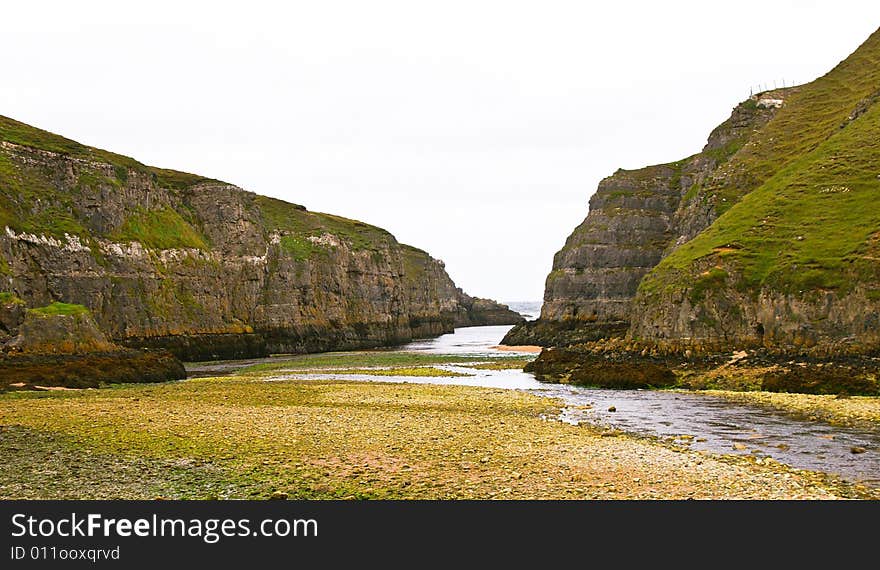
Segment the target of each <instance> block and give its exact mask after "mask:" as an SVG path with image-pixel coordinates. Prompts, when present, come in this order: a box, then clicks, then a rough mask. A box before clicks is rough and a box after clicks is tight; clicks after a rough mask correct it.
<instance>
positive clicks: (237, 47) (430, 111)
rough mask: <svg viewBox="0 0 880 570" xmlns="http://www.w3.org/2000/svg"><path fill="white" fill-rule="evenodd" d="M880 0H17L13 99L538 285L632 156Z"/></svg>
mask: <svg viewBox="0 0 880 570" xmlns="http://www.w3.org/2000/svg"><path fill="white" fill-rule="evenodd" d="M878 27H880V2H877V1H876V0H874V1H870V2H868V1H851V0H835V1H833V2H831V1H804V0H800V1H788V0H777V1H775V2H774V1H769V0H764V1H753V0H738V1H737V2H726V3H723V4H722V3H714V2H713V3H710V2H705V1H675V0H671V1H665V2H640V1H627V0H617V1H616V2H603V3H593V2H584V1H579V2H578V1H572V2H567V1H554V0H539V1H538V0H536V1H531V2H517V1H515V0H506V1H481V0H468V1H465V2H459V1H456V0H444V1H442V2H441V1H438V2H426V1H414V0H409V1H400V2H389V1H383V0H370V1H369V2H364V1H360V2H358V1H334V0H322V1H314V0H310V1H292V2H284V3H281V2H260V1H257V0H249V1H248V2H230V3H224V2H205V3H198V2H181V1H179V0H177V1H174V2H164V1H161V0H154V1H151V2H141V3H138V4H137V5H135V4H134V3H122V2H118V1H117V2H94V1H87V0H78V1H77V2H69V1H64V2H4V4H3V8H2V13H0V30H2V34H0V38H2V40H3V41H2V45H3V79H2V81H0V115H6V116H9V117H12V118H14V119H17V120H20V121H23V122H26V123H29V124H31V125H34V126H37V127H40V128H43V129H46V130H49V131H52V132H55V133H58V134H62V135H64V136H66V137H68V138H72V139H74V140H77V141H79V142H82V143H84V144H88V145H91V146H95V147H99V148H105V149H108V150H112V151H114V152H118V153H120V154H125V155H128V156H132V157H134V158H136V159H138V160H140V161H141V162H143V163H146V164H151V165H155V166H160V167H163V168H173V169H177V170H182V171H187V172H194V173H198V174H201V175H204V176H208V177H211V178H217V179H220V180H224V181H226V182H230V183H233V184H236V185H238V186H241V187H242V188H245V189H247V190H250V191H253V192H257V193H259V194H265V195H269V196H274V197H277V198H281V199H285V200H288V201H291V202H295V203H298V204H303V205H305V206H306V207H307V208H308V209H309V210H312V211H319V212H330V213H334V214H338V215H342V216H346V217H350V218H355V219H359V220H363V221H365V222H368V223H371V224H374V225H377V226H380V227H383V228H385V229H387V230H389V231H390V232H391V233H393V234H394V235H395V236H396V237H397V239H398V240H399V241H401V242H404V243H408V244H411V245H414V246H416V247H419V248H422V249H424V250H426V251H428V252H429V253H430V254H431V255H433V256H434V257H436V258H438V259H442V260H443V261H444V262H445V263H446V269H447V271H448V272H449V274H450V276H451V277H452V278H453V280H454V281H455V282H456V284H458V285H459V286H460V287H462V288H463V289H464V290H465V291H466V292H468V293H470V294H472V295H477V296H481V297H490V298H494V299H498V300H502V301H528V300H540V299H541V297H542V296H543V289H544V279H545V277H546V275H547V273H548V272H549V271H550V269H551V265H552V261H553V254H554V253H555V252H556V251H558V250H559V249H560V248H561V247H562V245H563V244H564V243H565V239H566V237H567V236H568V235H569V234H570V233H571V231H572V230H573V229H574V228H575V226H577V225H578V224H579V223H580V222H581V221H582V220H583V218H584V217H585V216H586V214H587V201H588V200H589V198H590V196H591V195H592V193H593V192H594V191H595V189H596V185H597V184H598V182H599V181H600V180H601V179H602V178H604V177H606V176H608V175H610V174H612V173H613V172H614V171H615V170H617V169H618V168H639V167H641V166H645V165H648V164H657V163H663V162H670V161H674V160H678V159H681V158H684V157H686V156H689V155H691V154H693V153H695V152H698V151H699V150H700V149H701V148H702V146H703V144H704V143H705V141H706V138H707V136H708V134H709V132H710V131H711V130H712V129H713V128H714V127H715V126H716V125H718V124H719V123H721V122H722V121H724V120H725V119H726V118H727V117H728V115H729V113H730V111H731V109H732V108H733V107H734V106H735V105H736V104H737V103H739V102H740V101H742V100H744V99H746V98H747V97H748V96H749V94H750V91H751V90H755V91H758V90H760V89H762V87H761V86H762V85H763V86H766V87H773V86H774V85H777V86H782V84H783V82H784V83H785V84H786V85H790V84H792V83H805V82H808V81H811V80H812V79H815V78H816V77H818V76H821V75H823V74H825V73H826V72H827V71H829V70H830V69H831V68H832V67H834V65H836V64H837V63H838V62H839V61H841V60H842V59H844V58H845V57H846V56H847V55H849V54H850V53H851V52H852V51H853V50H855V49H856V48H857V47H858V45H859V44H861V43H862V42H863V41H864V40H865V39H866V38H867V37H868V36H869V35H870V34H871V33H872V32H873V31H874V30H876V29H877V28H878Z"/></svg>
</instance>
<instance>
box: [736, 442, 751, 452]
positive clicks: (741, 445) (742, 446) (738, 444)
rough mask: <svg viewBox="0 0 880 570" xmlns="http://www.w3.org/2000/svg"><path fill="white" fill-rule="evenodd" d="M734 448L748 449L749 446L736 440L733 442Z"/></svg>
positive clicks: (738, 449)
mask: <svg viewBox="0 0 880 570" xmlns="http://www.w3.org/2000/svg"><path fill="white" fill-rule="evenodd" d="M733 448H734V449H736V450H737V451H743V450H746V449H748V446H746V445H743V444H741V443H738V442H735V443H734V444H733Z"/></svg>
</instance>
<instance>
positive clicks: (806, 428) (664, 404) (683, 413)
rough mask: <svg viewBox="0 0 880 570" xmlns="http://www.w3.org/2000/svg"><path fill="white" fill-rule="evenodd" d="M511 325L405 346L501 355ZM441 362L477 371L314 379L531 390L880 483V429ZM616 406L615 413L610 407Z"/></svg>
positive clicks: (585, 418)
mask: <svg viewBox="0 0 880 570" xmlns="http://www.w3.org/2000/svg"><path fill="white" fill-rule="evenodd" d="M509 329H510V327H509V326H494V327H468V328H462V329H456V331H455V333H454V334H446V335H443V336H440V337H437V338H434V339H429V340H420V341H416V342H413V343H410V344H408V345H405V346H403V347H400V350H411V351H419V352H430V353H437V354H459V355H461V354H472V355H475V356H485V355H493V356H498V355H499V354H502V353H500V352H499V351H498V350H497V349H494V348H492V347H494V346H496V345H497V344H498V342H499V341H500V340H501V338H502V337H503V336H504V334H505V333H506V332H507V331H508V330H509ZM503 354H507V355H509V354H511V353H510V352H505V353H503ZM438 367H439V368H444V369H447V370H454V371H458V372H466V373H468V374H473V376H469V377H456V378H433V377H432V378H424V377H411V376H407V377H394V378H389V377H376V376H368V375H336V376H334V375H332V374H321V375H317V376H316V375H310V376H309V377H310V378H336V379H344V380H364V381H383V382H388V381H395V382H397V381H399V382H412V383H423V384H455V385H463V386H486V387H493V388H508V389H516V390H526V391H529V392H532V393H536V394H539V395H542V396H548V397H552V398H559V399H560V400H562V401H563V402H564V403H565V408H564V410H563V414H562V419H563V420H564V421H568V422H571V423H578V422H588V423H593V424H599V425H604V426H608V427H612V428H616V429H620V430H624V431H627V432H632V433H639V434H649V435H655V436H660V437H664V438H672V439H675V440H676V441H677V442H678V443H682V444H687V445H689V446H690V447H691V449H697V450H705V451H709V452H716V453H736V454H741V455H750V454H751V455H755V456H760V457H772V458H773V459H775V460H777V461H779V462H781V463H785V464H787V465H790V466H791V467H794V468H796V469H809V470H812V471H823V472H826V473H832V474H835V475H838V476H840V477H843V478H845V479H848V480H850V481H855V482H861V483H863V484H865V485H868V486H871V487H874V488H880V426H878V429H877V430H873V431H872V430H859V429H852V428H841V427H835V426H831V425H829V424H826V423H822V422H818V421H808V420H800V419H796V418H793V417H791V416H788V415H785V414H783V413H780V412H777V411H774V410H771V409H768V408H763V407H758V406H749V405H743V404H738V403H734V402H730V401H729V400H726V399H724V398H720V397H718V396H711V395H708V394H702V393H691V392H673V391H657V390H606V389H593V388H586V387H582V386H570V385H564V384H547V383H543V382H538V381H537V380H536V379H535V377H534V376H533V375H532V374H530V373H526V372H522V371H520V370H479V369H475V368H470V367H468V366H467V365H466V364H463V365H458V364H456V365H442V366H438ZM612 406H613V407H615V408H616V411H614V412H610V411H608V409H609V408H610V407H612ZM680 436H691V437H685V438H681V437H680ZM852 447H863V448H865V449H866V450H867V451H866V452H865V453H861V454H853V453H852V452H851V451H850V449H851V448H852Z"/></svg>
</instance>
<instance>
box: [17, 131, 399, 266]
mask: <svg viewBox="0 0 880 570" xmlns="http://www.w3.org/2000/svg"><path fill="white" fill-rule="evenodd" d="M0 141H5V142H9V143H12V144H15V145H18V146H23V147H28V148H31V149H36V150H40V151H46V152H52V153H57V154H61V155H64V156H69V157H72V158H75V159H79V160H82V161H85V162H86V163H99V164H109V165H111V166H112V167H113V169H112V171H111V173H109V174H108V169H106V168H103V169H102V168H100V166H98V167H94V166H90V165H88V164H86V165H84V166H82V168H79V167H78V170H77V179H76V183H75V184H73V185H72V187H70V188H68V187H67V186H64V184H63V183H60V182H59V177H58V176H56V174H57V173H53V172H51V171H50V170H51V169H49V170H47V169H46V168H42V167H34V166H33V165H29V164H26V163H25V162H23V161H22V160H21V159H20V158H17V157H16V152H15V151H13V150H11V149H3V148H0V228H2V227H3V226H9V227H11V228H12V229H14V230H16V231H19V232H27V233H34V234H38V235H40V234H42V235H49V236H54V237H58V238H63V237H64V235H65V234H69V235H75V236H79V237H80V238H83V239H86V240H88V239H90V238H91V237H94V236H96V235H102V237H106V238H109V239H112V240H114V241H119V242H131V241H138V242H140V243H141V244H143V245H144V246H145V247H148V248H153V249H169V248H197V249H203V250H205V249H209V248H210V242H209V240H208V239H207V238H206V237H205V234H204V232H203V231H202V227H201V223H202V222H201V220H200V219H199V218H198V214H197V212H195V211H194V210H193V209H192V208H190V207H188V206H186V205H183V204H177V203H176V202H175V203H172V204H158V205H156V206H153V207H150V208H149V209H147V208H144V207H133V208H131V210H130V211H128V212H127V216H126V218H125V220H124V221H123V222H122V224H121V225H118V227H115V228H111V229H110V230H106V231H104V232H101V233H100V234H99V233H98V232H96V231H95V230H94V228H92V227H90V224H89V222H88V220H86V219H84V218H83V215H82V212H83V211H84V208H83V207H81V205H80V204H79V202H78V200H79V198H78V197H77V196H76V194H77V193H82V192H85V191H89V192H91V193H92V194H99V193H100V192H97V191H96V190H95V189H98V188H103V189H105V190H101V191H106V190H107V189H109V190H110V191H116V190H118V189H122V188H124V187H126V184H127V183H128V182H129V177H130V176H131V175H132V173H139V174H141V175H147V176H149V177H151V178H152V181H153V184H154V185H155V186H156V187H158V188H164V189H167V190H171V191H180V190H186V189H187V188H190V187H193V186H195V185H197V184H202V183H205V182H215V183H220V184H222V183H221V182H219V181H217V180H214V179H211V178H206V177H203V176H199V175H196V174H189V173H185V172H179V171H176V170H168V169H162V168H156V167H151V166H146V165H144V164H142V163H140V162H138V161H137V160H134V159H132V158H129V157H127V156H123V155H119V154H116V153H113V152H109V151H105V150H101V149H97V148H94V147H90V146H87V145H84V144H81V143H78V142H76V141H73V140H71V139H68V138H65V137H63V136H60V135H57V134H54V133H50V132H48V131H44V130H42V129H38V128H36V127H32V126H30V125H27V124H25V123H22V122H20V121H16V120H14V119H11V118H9V117H3V116H0ZM62 178H63V177H62ZM68 186H70V184H69V183H68ZM255 202H256V205H257V207H258V210H259V214H260V217H261V218H262V223H263V227H264V229H265V230H266V231H267V232H272V231H276V230H280V231H281V232H282V233H284V234H285V235H284V236H283V237H282V244H281V245H282V247H283V248H284V250H285V251H287V252H288V253H289V254H291V255H293V256H294V257H295V258H297V259H299V260H304V259H307V258H308V257H309V256H310V255H311V254H312V253H314V252H316V251H319V250H320V249H321V248H320V246H318V245H316V244H315V242H314V241H312V240H310V239H309V238H320V237H321V236H322V235H325V234H331V235H333V236H335V237H336V238H338V239H339V240H340V241H344V242H346V243H348V244H349V245H350V246H351V247H353V248H354V249H355V250H372V251H376V250H379V249H382V248H384V247H385V246H386V245H388V244H392V243H395V244H396V243H397V242H396V240H395V239H394V236H392V235H391V234H390V233H389V232H387V231H386V230H384V229H382V228H378V227H376V226H373V225H370V224H366V223H364V222H360V221H357V220H351V219H348V218H344V217H341V216H336V215H333V214H325V213H317V212H309V211H307V210H306V209H305V208H304V207H303V206H299V205H297V204H291V203H288V202H285V201H283V200H278V199H275V198H270V197H267V196H260V195H257V196H256V198H255ZM36 205H39V207H34V206H36Z"/></svg>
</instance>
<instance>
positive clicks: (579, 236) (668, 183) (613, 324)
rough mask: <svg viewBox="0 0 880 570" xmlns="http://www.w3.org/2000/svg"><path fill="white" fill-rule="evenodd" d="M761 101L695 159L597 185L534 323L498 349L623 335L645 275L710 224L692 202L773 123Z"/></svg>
mask: <svg viewBox="0 0 880 570" xmlns="http://www.w3.org/2000/svg"><path fill="white" fill-rule="evenodd" d="M784 95H785V93H784V92H783V91H782V90H779V91H776V92H774V94H773V96H774V97H784ZM766 99H767V96H755V97H753V98H750V99H749V100H747V101H745V102H743V103H741V104H740V105H738V106H737V107H736V108H734V110H733V112H732V114H731V117H730V118H729V119H728V120H727V121H725V122H724V123H722V124H721V125H719V126H718V127H717V128H716V129H715V130H714V131H712V133H711V134H710V136H709V139H708V141H707V143H706V145H705V147H704V148H703V150H702V151H701V152H700V153H699V154H696V155H694V156H691V157H689V158H686V159H683V160H680V161H678V162H674V163H669V164H660V165H656V166H649V167H646V168H641V169H639V170H622V169H621V170H618V171H617V172H615V173H614V174H613V175H612V176H609V177H608V178H605V179H604V180H602V181H601V182H600V183H599V187H598V189H597V190H596V192H595V194H593V196H592V197H591V198H590V204H589V213H588V214H587V217H586V219H585V220H584V221H583V222H582V223H581V224H580V225H579V226H578V227H577V228H575V230H574V232H572V234H571V235H570V236H569V237H568V239H567V240H566V242H565V246H563V248H562V249H561V250H560V251H559V252H558V253H557V254H556V256H555V257H554V259H553V270H552V271H551V273H550V275H548V276H547V281H546V285H545V289H544V304H543V307H542V309H541V317H540V318H539V319H538V320H537V321H535V322H532V323H525V324H523V325H520V326H517V327H516V328H514V329H513V330H511V332H510V333H509V334H508V336H507V337H505V340H504V343H506V344H538V345H544V346H552V345H566V344H575V343H578V342H587V341H592V340H597V339H600V338H608V337H614V336H622V335H624V334H625V333H626V331H627V330H628V328H629V324H630V321H631V319H632V309H633V298H634V297H635V295H636V291H637V290H638V287H639V284H640V283H641V282H642V279H643V278H644V277H645V275H646V274H647V273H648V272H649V271H650V270H651V269H652V268H653V267H655V266H656V265H657V264H658V263H659V262H660V260H661V259H662V258H663V257H664V256H665V255H666V254H668V253H669V251H671V250H672V249H674V248H675V247H676V246H677V245H680V244H681V243H684V242H686V241H688V240H689V239H691V238H692V237H693V236H694V235H696V234H698V233H699V232H700V231H702V230H703V229H705V228H706V227H707V226H709V225H710V224H711V223H712V221H713V220H714V219H715V218H716V217H717V208H716V207H715V204H714V203H713V202H709V201H703V200H696V199H695V197H696V196H697V195H698V194H699V193H700V192H701V191H702V192H704V190H703V188H704V187H706V186H708V185H710V184H716V183H717V182H716V179H717V177H718V176H719V171H720V170H721V167H722V166H723V165H724V164H725V163H726V161H727V160H728V159H729V158H730V157H731V156H732V155H733V154H734V153H735V152H736V151H737V150H738V149H740V148H742V147H743V146H744V145H745V144H746V143H747V142H748V140H749V138H750V136H751V135H752V134H753V133H754V132H755V131H756V130H758V129H760V127H762V126H763V125H765V124H766V123H767V122H768V121H769V120H770V119H771V118H772V117H773V115H774V114H775V111H776V109H777V106H776V104H775V103H773V104H769V103H767V102H766Z"/></svg>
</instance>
